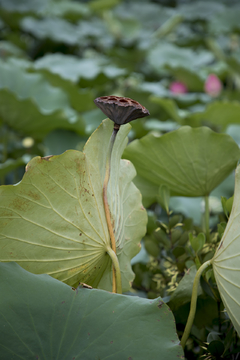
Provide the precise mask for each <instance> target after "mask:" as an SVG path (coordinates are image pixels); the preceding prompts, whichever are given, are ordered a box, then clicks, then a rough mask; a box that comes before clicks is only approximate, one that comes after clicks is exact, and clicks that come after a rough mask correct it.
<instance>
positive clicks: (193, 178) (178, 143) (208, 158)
mask: <svg viewBox="0 0 240 360" xmlns="http://www.w3.org/2000/svg"><path fill="white" fill-rule="evenodd" d="M239 156H240V152H239V148H238V146H237V144H236V143H235V141H234V140H233V139H232V138H231V137H230V136H229V135H226V134H217V133H215V132H213V131H212V130H210V129H209V128H207V127H201V128H196V129H195V128H191V127H189V126H183V127H181V128H180V129H178V130H175V131H172V132H170V133H167V134H164V135H163V136H161V137H155V136H154V135H153V134H148V135H147V136H144V137H143V138H142V139H140V140H135V141H133V142H132V143H130V145H129V146H128V147H127V148H126V149H125V151H124V155H123V157H124V158H126V159H129V160H131V161H132V163H133V164H134V166H135V168H136V170H137V174H138V175H139V176H140V177H141V178H143V179H145V180H147V181H148V182H149V183H152V184H154V185H158V186H160V185H162V184H165V185H167V186H168V187H169V189H170V191H171V195H173V196H192V197H198V196H205V195H209V194H210V192H211V191H212V190H213V189H214V188H215V187H216V186H217V185H219V184H220V183H221V182H222V181H223V180H224V179H225V178H226V177H227V176H228V175H229V174H230V172H231V171H232V170H233V169H234V168H235V167H236V164H237V161H238V159H239ZM139 183H141V182H139ZM145 185H146V184H145ZM139 188H140V190H141V185H140V187H139Z"/></svg>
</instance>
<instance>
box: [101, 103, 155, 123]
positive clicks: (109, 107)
mask: <svg viewBox="0 0 240 360" xmlns="http://www.w3.org/2000/svg"><path fill="white" fill-rule="evenodd" d="M94 102H95V104H96V105H97V106H98V107H99V108H100V109H101V110H102V112H103V113H104V114H105V115H106V116H107V117H108V118H109V119H111V120H112V121H114V123H115V124H117V125H119V126H120V125H124V124H127V123H128V122H130V121H132V120H135V119H139V118H142V117H145V116H148V115H150V113H149V111H148V110H147V109H146V108H145V107H144V106H142V105H141V104H139V102H137V101H135V100H132V99H130V98H127V97H121V96H101V97H98V98H96V99H95V100H94Z"/></svg>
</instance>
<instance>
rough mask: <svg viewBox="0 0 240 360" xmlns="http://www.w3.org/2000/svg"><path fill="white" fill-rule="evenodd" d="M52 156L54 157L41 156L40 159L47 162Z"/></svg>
mask: <svg viewBox="0 0 240 360" xmlns="http://www.w3.org/2000/svg"><path fill="white" fill-rule="evenodd" d="M53 156H54V155H48V156H43V157H42V158H41V159H42V160H46V161H49V159H50V158H51V157H53Z"/></svg>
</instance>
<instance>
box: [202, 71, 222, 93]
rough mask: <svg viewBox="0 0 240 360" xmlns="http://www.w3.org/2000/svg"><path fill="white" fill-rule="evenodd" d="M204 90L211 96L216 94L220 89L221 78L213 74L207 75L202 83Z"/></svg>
mask: <svg viewBox="0 0 240 360" xmlns="http://www.w3.org/2000/svg"><path fill="white" fill-rule="evenodd" d="M204 90H205V92H206V93H207V94H208V95H210V96H212V97H216V96H218V95H219V94H220V92H221V91H222V83H221V80H220V79H219V78H218V77H217V76H216V75H214V74H210V75H208V77H207V80H206V81H205V84H204Z"/></svg>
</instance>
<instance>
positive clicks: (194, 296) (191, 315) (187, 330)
mask: <svg viewBox="0 0 240 360" xmlns="http://www.w3.org/2000/svg"><path fill="white" fill-rule="evenodd" d="M211 263H212V260H208V261H206V262H205V263H204V264H202V265H201V266H200V268H199V269H198V271H197V273H196V276H195V279H194V282H193V289H192V298H191V307H190V312H189V315H188V320H187V324H186V326H185V329H184V333H183V336H182V339H181V345H182V347H183V349H184V347H185V345H186V341H187V339H188V337H189V334H190V331H191V328H192V324H193V320H194V317H195V313H196V307H197V293H198V284H199V281H200V277H201V275H202V273H203V271H204V270H205V269H206V268H207V267H208V266H210V265H211Z"/></svg>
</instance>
